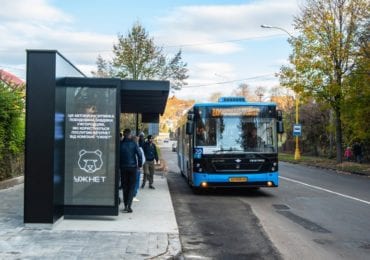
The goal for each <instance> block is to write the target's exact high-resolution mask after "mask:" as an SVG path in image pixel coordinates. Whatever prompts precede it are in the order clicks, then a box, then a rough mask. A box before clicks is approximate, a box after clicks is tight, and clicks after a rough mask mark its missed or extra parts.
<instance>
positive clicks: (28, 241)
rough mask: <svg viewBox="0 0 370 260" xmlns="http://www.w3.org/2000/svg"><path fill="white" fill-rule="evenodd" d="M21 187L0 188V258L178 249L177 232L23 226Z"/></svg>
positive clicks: (136, 254) (159, 253)
mask: <svg viewBox="0 0 370 260" xmlns="http://www.w3.org/2000/svg"><path fill="white" fill-rule="evenodd" d="M166 185H167V183H166ZM23 189H24V188H23V184H20V185H16V186H14V187H11V188H7V189H3V190H0V259H63V260H64V259H69V260H70V259H110V260H113V259H174V258H176V256H177V255H178V254H179V253H180V251H181V245H180V240H179V235H178V232H143V231H141V232H125V231H88V230H59V229H57V228H54V227H53V228H50V227H48V228H45V227H44V228H43V227H37V226H36V227H32V226H31V227H28V226H25V225H24V224H23ZM143 193H144V192H143ZM126 215H127V214H126ZM148 219H150V218H148ZM148 221H150V220H148Z"/></svg>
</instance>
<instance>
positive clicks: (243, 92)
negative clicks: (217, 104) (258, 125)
mask: <svg viewBox="0 0 370 260" xmlns="http://www.w3.org/2000/svg"><path fill="white" fill-rule="evenodd" d="M233 95H236V96H241V97H245V99H246V100H247V101H256V97H255V96H253V94H252V93H251V87H250V86H249V85H248V84H246V83H241V84H239V86H238V87H237V89H236V90H234V91H233Z"/></svg>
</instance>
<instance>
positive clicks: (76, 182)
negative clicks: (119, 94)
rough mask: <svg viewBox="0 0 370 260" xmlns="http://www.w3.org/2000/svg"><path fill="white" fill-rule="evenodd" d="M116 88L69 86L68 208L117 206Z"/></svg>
mask: <svg viewBox="0 0 370 260" xmlns="http://www.w3.org/2000/svg"><path fill="white" fill-rule="evenodd" d="M116 120H117V119H116V89H115V88H92V87H68V88H67V93H66V115H65V198H64V203H65V205H94V206H113V205H114V198H115V194H114V191H115V189H114V185H115V160H116V143H115V142H116V141H115V140H116V134H117V133H116Z"/></svg>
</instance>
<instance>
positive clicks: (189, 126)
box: [186, 121, 193, 135]
mask: <svg viewBox="0 0 370 260" xmlns="http://www.w3.org/2000/svg"><path fill="white" fill-rule="evenodd" d="M186 134H187V135H192V134H193V122H191V121H188V122H186Z"/></svg>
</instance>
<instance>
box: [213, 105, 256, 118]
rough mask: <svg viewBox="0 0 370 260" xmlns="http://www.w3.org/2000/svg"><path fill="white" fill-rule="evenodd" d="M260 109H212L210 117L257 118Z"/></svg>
mask: <svg viewBox="0 0 370 260" xmlns="http://www.w3.org/2000/svg"><path fill="white" fill-rule="evenodd" d="M259 113H260V109H259V108H258V107H230V108H212V111H211V115H212V117H221V116H258V114H259Z"/></svg>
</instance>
